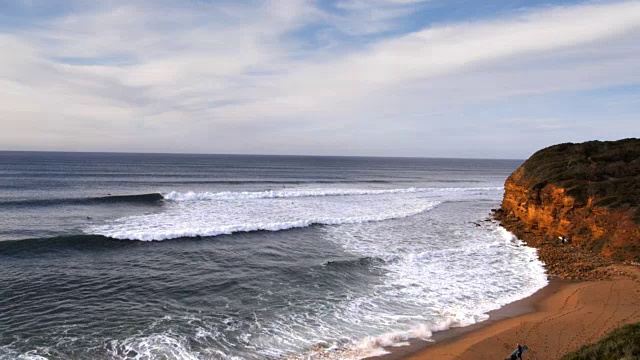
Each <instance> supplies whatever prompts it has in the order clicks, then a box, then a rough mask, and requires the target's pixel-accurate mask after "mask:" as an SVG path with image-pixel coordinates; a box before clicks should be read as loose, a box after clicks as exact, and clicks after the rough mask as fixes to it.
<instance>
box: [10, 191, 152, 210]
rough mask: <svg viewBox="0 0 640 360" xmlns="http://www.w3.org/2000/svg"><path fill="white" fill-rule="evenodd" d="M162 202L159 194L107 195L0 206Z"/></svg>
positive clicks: (40, 200) (27, 201)
mask: <svg viewBox="0 0 640 360" xmlns="http://www.w3.org/2000/svg"><path fill="white" fill-rule="evenodd" d="M162 200H164V197H163V195H162V194H160V193H151V194H137V195H107V196H98V197H86V198H53V199H29V200H10V201H1V202H0V206H12V207H20V206H57V205H92V204H121V203H129V204H149V205H151V204H156V203H159V202H161V201H162Z"/></svg>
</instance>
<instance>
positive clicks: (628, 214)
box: [497, 139, 640, 262]
mask: <svg viewBox="0 0 640 360" xmlns="http://www.w3.org/2000/svg"><path fill="white" fill-rule="evenodd" d="M639 206H640V139H625V140H620V141H613V142H606V141H605V142H601V141H590V142H586V143H581V144H571V143H567V144H560V145H554V146H551V147H548V148H546V149H543V150H540V151H538V152H536V153H535V154H534V155H533V156H531V157H530V158H529V159H528V160H527V161H526V162H525V163H524V164H522V166H520V168H518V169H517V170H516V171H515V172H514V173H513V174H511V176H509V178H508V179H507V181H506V183H505V194H504V200H503V202H502V207H501V209H500V210H499V211H498V213H497V217H498V218H499V219H500V220H501V221H502V223H503V226H505V227H506V228H507V229H508V230H511V231H513V232H514V233H516V235H518V236H519V237H520V238H522V239H524V240H525V241H528V242H529V244H530V245H533V246H536V247H539V248H540V247H541V246H542V245H545V244H546V245H549V246H552V247H558V246H561V247H564V250H562V251H563V252H572V251H573V252H581V255H580V256H586V257H591V255H597V256H596V257H597V258H599V259H603V261H625V260H626V261H636V262H637V261H640V209H638V208H639ZM559 237H564V238H566V239H567V242H568V243H567V244H562V241H560V240H559ZM565 245H566V246H565ZM569 248H571V250H569ZM547 252H549V251H547ZM552 252H553V251H552ZM556 252H557V251H556ZM546 256H549V254H547V255H546ZM594 259H595V257H594ZM544 260H545V259H543V261H544ZM565 260H566V259H565ZM574 260H575V259H574ZM572 261H573V260H572Z"/></svg>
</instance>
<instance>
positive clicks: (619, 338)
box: [561, 323, 640, 360]
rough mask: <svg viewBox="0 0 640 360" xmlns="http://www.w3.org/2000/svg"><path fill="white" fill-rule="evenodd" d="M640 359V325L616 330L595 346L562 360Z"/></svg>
mask: <svg viewBox="0 0 640 360" xmlns="http://www.w3.org/2000/svg"><path fill="white" fill-rule="evenodd" d="M632 359H640V323H636V324H630V325H627V326H623V327H621V328H619V329H616V330H614V331H613V332H611V333H609V334H608V335H607V336H605V337H604V338H602V339H601V340H600V341H598V342H597V343H595V344H593V345H587V346H584V347H582V348H581V349H579V350H578V351H575V352H573V353H570V354H567V355H565V356H563V357H562V358H561V360H632Z"/></svg>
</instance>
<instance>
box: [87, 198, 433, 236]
mask: <svg viewBox="0 0 640 360" xmlns="http://www.w3.org/2000/svg"><path fill="white" fill-rule="evenodd" d="M436 205H438V203H437V202H429V203H427V204H424V205H422V206H418V207H415V208H411V209H405V210H401V211H387V212H384V213H379V214H367V215H361V216H346V217H328V216H327V217H322V216H320V217H312V218H303V219H296V220H291V221H282V222H269V221H268V220H262V219H256V220H254V222H245V223H221V224H215V225H206V224H204V223H202V222H198V223H197V224H193V222H191V223H189V222H186V223H180V224H174V223H169V224H167V223H155V224H148V223H145V220H148V219H150V218H153V217H143V218H140V217H137V218H129V220H130V221H129V222H127V223H118V224H116V225H106V226H100V227H95V228H93V229H91V230H90V231H91V233H93V234H99V235H103V236H107V237H110V238H114V239H121V240H140V241H159V240H167V239H177V238H183V237H196V236H218V235H223V234H233V233H237V232H250V231H259V230H264V231H280V230H287V229H293V228H302V227H307V226H311V225H341V224H357V223H365V222H373V221H383V220H390V219H398V218H403V217H408V216H413V215H416V214H419V213H421V212H424V211H427V210H429V209H432V208H434V207H435V206H436ZM140 220H142V221H140Z"/></svg>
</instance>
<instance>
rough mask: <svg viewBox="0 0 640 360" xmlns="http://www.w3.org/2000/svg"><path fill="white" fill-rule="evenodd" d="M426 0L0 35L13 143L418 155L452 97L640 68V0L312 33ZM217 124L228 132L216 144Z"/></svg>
mask: <svg viewBox="0 0 640 360" xmlns="http://www.w3.org/2000/svg"><path fill="white" fill-rule="evenodd" d="M421 3H422V2H421V1H417V0H376V1H373V2H370V1H367V2H364V1H360V0H349V1H342V2H339V3H338V4H337V7H338V8H340V9H341V10H342V11H343V12H342V13H340V14H337V15H336V14H330V13H328V12H327V10H321V9H319V8H318V7H316V6H315V4H314V3H313V2H311V1H294V0H288V1H281V0H273V1H270V2H266V3H260V4H257V3H249V4H242V5H240V4H237V3H234V2H232V3H216V4H213V5H211V4H200V5H197V4H196V5H194V4H191V5H190V6H189V7H187V6H185V5H184V4H182V6H179V5H171V6H168V5H167V4H166V3H163V4H157V3H149V4H146V5H144V4H143V3H138V4H137V5H131V4H129V5H124V6H116V7H104V8H99V9H97V10H95V11H93V12H89V11H83V12H79V13H75V14H71V15H67V16H63V17H59V18H54V19H52V20H48V21H46V22H43V23H41V24H38V26H36V27H34V28H33V29H31V30H16V31H14V32H12V33H5V34H4V35H1V34H0V46H2V48H3V57H2V58H0V85H1V86H0V121H1V122H2V124H3V130H4V131H3V132H2V134H0V147H4V148H44V147H46V148H59V149H70V148H73V149H77V148H82V149H85V148H86V149H87V150H109V149H112V150H129V151H135V150H139V151H142V150H144V151H198V152H254V151H263V152H271V153H278V152H299V153H314V152H315V153H341V152H349V153H358V154H366V153H371V151H374V150H375V148H376V146H378V144H381V143H383V144H384V145H385V146H396V147H398V148H399V149H404V150H402V151H401V152H400V153H397V154H396V155H403V154H404V155H416V153H415V151H418V150H419V149H420V146H422V145H421V141H420V139H416V138H411V136H410V134H411V133H413V132H416V131H417V132H425V131H426V132H429V131H427V130H428V129H433V131H432V132H433V133H434V136H436V135H437V134H443V133H444V132H446V131H451V129H444V128H441V127H439V126H438V120H439V119H447V118H452V117H453V115H452V112H451V111H449V110H447V109H448V108H449V107H452V106H455V107H464V106H468V105H469V104H472V105H476V104H478V103H482V102H495V101H496V99H508V97H513V96H522V95H525V94H545V93H553V92H561V91H565V92H566V91H580V90H588V89H594V88H599V87H606V86H615V85H620V84H627V83H638V82H640V48H639V47H638V46H637V44H638V43H640V2H637V1H625V2H616V3H609V4H587V5H576V6H566V7H553V8H545V9H542V10H538V11H529V12H525V13H520V14H517V15H512V16H511V17H505V18H498V19H493V20H483V21H477V22H463V23H452V24H446V25H438V26H433V27H428V28H425V29H423V30H420V31H417V32H414V33H410V34H405V35H401V36H393V37H390V36H385V37H380V38H378V40H376V41H375V42H373V43H371V44H369V45H366V46H361V45H359V46H354V47H352V48H351V49H349V46H348V45H349V43H345V44H342V45H341V46H339V47H337V48H336V50H334V51H331V52H326V51H320V52H318V51H316V49H314V48H313V47H309V46H308V45H307V44H305V43H304V41H305V40H306V38H305V37H304V35H301V34H300V32H304V30H305V27H306V26H308V25H313V24H324V25H325V26H329V27H333V28H335V29H336V31H337V32H347V33H350V34H352V35H354V34H363V33H368V34H373V33H380V32H384V31H387V30H389V29H392V28H393V26H395V25H397V21H398V20H399V19H401V18H402V17H403V16H405V15H407V14H409V13H411V12H412V11H415V9H416V6H420V5H421ZM346 22H351V24H352V25H353V28H346V27H344V26H346V25H345V24H346ZM350 26H351V25H350ZM368 27H370V28H368ZM331 41H333V42H340V41H351V40H349V39H342V38H341V37H340V36H338V37H336V38H333V39H331ZM337 49H339V50H337ZM500 121H502V120H500ZM513 124H514V126H515V128H518V126H519V125H520V127H519V128H524V127H526V126H529V127H530V126H531V125H530V124H524V125H523V124H521V123H518V121H514V123H513ZM540 126H542V127H544V124H542V125H540ZM252 130H253V131H252ZM639 130H640V129H639ZM332 132H335V133H338V132H339V134H340V136H337V135H336V134H335V133H332ZM209 134H215V135H216V141H215V142H208V143H202V142H203V141H206V139H207V138H209V137H208V135H209ZM363 134H366V135H363ZM261 135H264V136H261ZM407 136H409V137H408V138H409V139H410V143H407V141H406V139H403V137H405V138H406V137H407ZM91 137H93V138H94V139H93V140H91V141H89V140H87V138H91ZM123 139H126V141H124V140H123ZM136 139H137V141H136ZM246 139H250V141H249V142H246V141H245V140H246ZM123 143H125V144H126V145H125V146H126V148H124V149H123V148H122V147H121V146H122V144H123ZM354 145H357V146H358V148H357V149H353V146H354ZM433 147H434V148H437V146H436V145H435V144H434V145H433ZM190 149H191V150H190ZM407 149H409V150H407ZM411 149H413V150H411ZM428 149H430V148H429V147H428ZM380 153H382V154H384V151H383V150H380ZM380 153H379V154H380ZM424 155H428V154H427V153H425V154H424ZM440 155H442V154H440Z"/></svg>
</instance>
